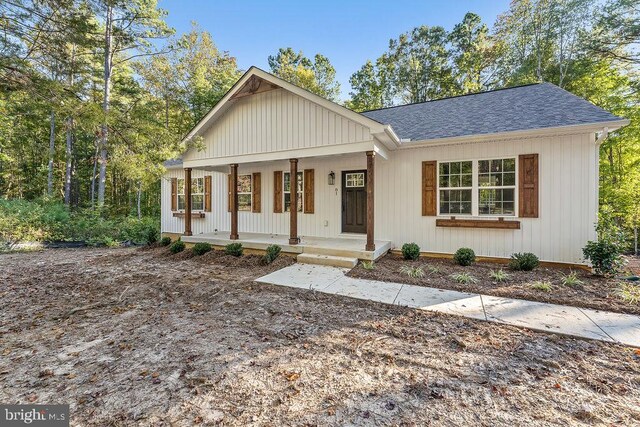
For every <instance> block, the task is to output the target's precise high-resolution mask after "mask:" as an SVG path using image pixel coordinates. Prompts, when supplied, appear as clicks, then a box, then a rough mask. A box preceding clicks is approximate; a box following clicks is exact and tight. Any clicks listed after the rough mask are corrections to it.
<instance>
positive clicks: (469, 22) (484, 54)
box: [449, 12, 495, 93]
mask: <svg viewBox="0 0 640 427" xmlns="http://www.w3.org/2000/svg"><path fill="white" fill-rule="evenodd" d="M449 41H450V43H451V46H452V51H451V54H452V60H453V63H454V64H455V70H454V74H455V78H456V85H457V86H458V88H459V89H460V91H461V92H462V93H471V92H479V91H481V90H482V89H486V88H487V87H488V86H489V85H490V80H491V78H492V74H491V73H489V75H486V74H487V71H488V69H489V68H490V67H491V65H493V63H494V61H495V48H494V44H493V41H492V40H491V38H490V36H489V28H488V27H487V26H486V25H485V24H484V23H482V19H481V18H480V16H478V15H476V14H475V13H471V12H469V13H467V14H466V15H465V16H464V18H463V20H462V22H461V23H459V24H456V25H455V26H454V27H453V30H452V31H451V33H450V34H449Z"/></svg>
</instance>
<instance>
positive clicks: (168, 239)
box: [160, 236, 171, 246]
mask: <svg viewBox="0 0 640 427" xmlns="http://www.w3.org/2000/svg"><path fill="white" fill-rule="evenodd" d="M170 244H171V237H169V236H164V237H163V238H162V239H160V246H169V245H170Z"/></svg>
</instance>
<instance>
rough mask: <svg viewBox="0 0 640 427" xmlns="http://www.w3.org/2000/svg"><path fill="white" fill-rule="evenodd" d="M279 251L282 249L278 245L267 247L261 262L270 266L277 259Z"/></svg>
mask: <svg viewBox="0 0 640 427" xmlns="http://www.w3.org/2000/svg"><path fill="white" fill-rule="evenodd" d="M241 249H242V248H241ZM281 250H282V248H281V247H280V246H278V245H269V246H267V249H266V253H265V254H264V256H263V257H262V260H263V262H264V263H265V264H271V263H272V262H273V261H275V260H276V258H278V256H279V255H280V251H281ZM240 255H242V251H241V252H240Z"/></svg>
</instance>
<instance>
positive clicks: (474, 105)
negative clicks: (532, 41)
mask: <svg viewBox="0 0 640 427" xmlns="http://www.w3.org/2000/svg"><path fill="white" fill-rule="evenodd" d="M362 114H363V115H365V116H366V117H369V118H370V119H373V120H376V121H378V122H380V123H383V124H388V125H391V127H392V128H393V130H394V131H395V132H396V134H397V135H398V137H399V138H401V139H410V140H412V141H417V140H425V139H438V138H450V137H459V136H467V135H483V134H492V133H499V132H511V131H521V130H531V129H540V128H552V127H559V126H570V125H580V124H590V123H600V122H612V121H618V120H622V119H621V118H620V117H617V116H615V115H613V114H611V113H609V112H608V111H605V110H603V109H602V108H600V107H597V106H595V105H593V104H591V103H590V102H589V101H586V100H585V99H582V98H580V97H577V96H575V95H573V94H572V93H569V92H567V91H566V90H564V89H561V88H559V87H558V86H555V85H553V84H551V83H539V84H532V85H527V86H517V87H512V88H507V89H500V90H495V91H490V92H481V93H476V94H470V95H463V96H457V97H452V98H444V99H439V100H434V101H427V102H423V103H420V104H409V105H401V106H397V107H389V108H383V109H380V110H372V111H366V112H364V113H362Z"/></svg>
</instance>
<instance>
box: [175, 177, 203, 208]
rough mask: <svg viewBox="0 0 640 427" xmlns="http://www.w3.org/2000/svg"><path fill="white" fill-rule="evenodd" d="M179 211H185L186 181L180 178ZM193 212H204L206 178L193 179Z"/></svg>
mask: <svg viewBox="0 0 640 427" xmlns="http://www.w3.org/2000/svg"><path fill="white" fill-rule="evenodd" d="M178 210H180V211H181V210H184V179H182V178H178ZM191 210H192V211H201V210H204V178H191Z"/></svg>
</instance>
